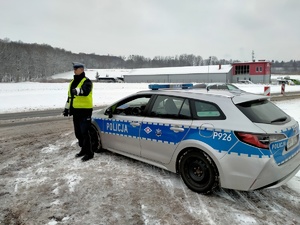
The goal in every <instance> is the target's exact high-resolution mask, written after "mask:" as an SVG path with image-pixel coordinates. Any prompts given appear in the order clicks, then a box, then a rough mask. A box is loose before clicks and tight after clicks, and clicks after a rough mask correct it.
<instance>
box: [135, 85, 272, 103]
mask: <svg viewBox="0 0 300 225" xmlns="http://www.w3.org/2000/svg"><path fill="white" fill-rule="evenodd" d="M138 94H161V95H173V96H177V97H184V98H193V99H205V98H207V100H214V99H215V100H217V99H221V98H223V99H224V98H226V99H231V100H232V101H233V103H234V104H239V103H243V102H249V101H254V100H264V99H270V96H264V95H257V94H252V93H249V92H243V91H239V90H234V91H230V90H226V89H211V90H209V91H207V90H206V89H201V88H195V89H194V88H189V89H159V90H145V91H139V92H138Z"/></svg>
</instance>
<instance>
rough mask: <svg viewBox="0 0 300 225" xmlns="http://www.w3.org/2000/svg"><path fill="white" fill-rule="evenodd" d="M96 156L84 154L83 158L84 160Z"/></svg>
mask: <svg viewBox="0 0 300 225" xmlns="http://www.w3.org/2000/svg"><path fill="white" fill-rule="evenodd" d="M92 158H94V155H85V156H83V158H82V159H81V160H82V161H83V162H85V161H88V160H90V159H92Z"/></svg>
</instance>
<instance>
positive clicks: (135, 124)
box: [130, 122, 141, 127]
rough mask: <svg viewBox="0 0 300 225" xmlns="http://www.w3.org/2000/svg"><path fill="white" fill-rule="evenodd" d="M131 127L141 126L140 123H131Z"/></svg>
mask: <svg viewBox="0 0 300 225" xmlns="http://www.w3.org/2000/svg"><path fill="white" fill-rule="evenodd" d="M130 125H131V126H133V127H138V126H140V125H141V124H140V123H139V122H131V123H130Z"/></svg>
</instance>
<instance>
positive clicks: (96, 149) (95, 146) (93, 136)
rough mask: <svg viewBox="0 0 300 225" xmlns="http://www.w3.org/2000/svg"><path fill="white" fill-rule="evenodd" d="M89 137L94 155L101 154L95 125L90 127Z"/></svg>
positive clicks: (100, 145) (101, 150) (98, 135)
mask: <svg viewBox="0 0 300 225" xmlns="http://www.w3.org/2000/svg"><path fill="white" fill-rule="evenodd" d="M89 133H90V137H91V145H92V150H93V152H95V153H100V152H103V149H102V144H101V140H100V134H99V131H98V129H97V128H96V127H95V125H93V124H92V125H91V128H90V130H89Z"/></svg>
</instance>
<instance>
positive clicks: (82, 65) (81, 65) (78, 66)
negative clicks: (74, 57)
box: [72, 62, 84, 69]
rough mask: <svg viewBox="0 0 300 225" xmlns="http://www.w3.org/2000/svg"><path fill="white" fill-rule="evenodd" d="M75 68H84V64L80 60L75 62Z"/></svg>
mask: <svg viewBox="0 0 300 225" xmlns="http://www.w3.org/2000/svg"><path fill="white" fill-rule="evenodd" d="M72 64H73V69H78V68H84V64H82V63H79V62H73V63H72Z"/></svg>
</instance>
